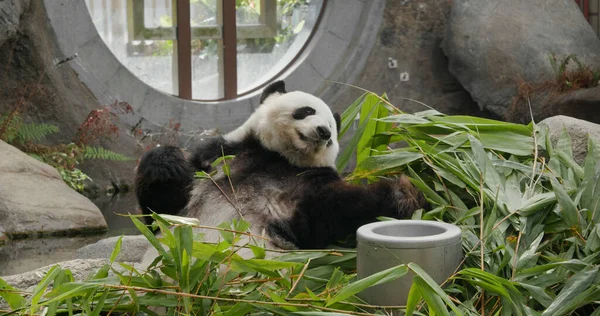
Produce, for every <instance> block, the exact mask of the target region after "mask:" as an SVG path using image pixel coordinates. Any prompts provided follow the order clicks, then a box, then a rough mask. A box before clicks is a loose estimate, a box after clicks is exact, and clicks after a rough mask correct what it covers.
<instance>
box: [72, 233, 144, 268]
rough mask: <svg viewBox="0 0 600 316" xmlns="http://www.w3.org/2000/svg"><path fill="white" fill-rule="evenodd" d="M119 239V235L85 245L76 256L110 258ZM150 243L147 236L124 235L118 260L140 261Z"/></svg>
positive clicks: (81, 257) (82, 257)
mask: <svg viewBox="0 0 600 316" xmlns="http://www.w3.org/2000/svg"><path fill="white" fill-rule="evenodd" d="M118 239H119V237H118V236H116V237H110V238H106V239H102V240H99V241H98V242H96V243H94V244H90V245H87V246H84V247H82V248H80V249H79V250H77V252H76V253H75V257H76V258H77V259H100V258H101V259H108V258H110V255H111V254H112V251H113V249H114V248H115V245H116V243H117V240H118ZM149 246H150V243H149V242H148V240H147V239H146V237H144V236H142V235H139V236H123V242H122V244H121V252H120V253H119V255H118V256H117V259H116V261H118V262H140V261H141V260H142V257H143V256H144V254H145V253H146V250H147V249H148V247H149Z"/></svg>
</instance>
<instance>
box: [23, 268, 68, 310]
mask: <svg viewBox="0 0 600 316" xmlns="http://www.w3.org/2000/svg"><path fill="white" fill-rule="evenodd" d="M60 272H61V268H60V266H58V265H55V266H53V267H52V268H50V270H48V272H46V275H45V276H44V277H43V278H42V279H41V280H40V283H38V285H37V286H36V287H35V290H34V291H33V295H32V296H31V303H30V304H31V307H30V309H29V312H30V313H31V314H34V313H35V310H36V308H37V306H38V302H39V300H40V298H41V297H42V295H44V293H45V292H46V289H47V288H48V286H49V285H50V283H51V282H53V281H54V279H55V278H56V277H57V276H58V274H59V273H60Z"/></svg>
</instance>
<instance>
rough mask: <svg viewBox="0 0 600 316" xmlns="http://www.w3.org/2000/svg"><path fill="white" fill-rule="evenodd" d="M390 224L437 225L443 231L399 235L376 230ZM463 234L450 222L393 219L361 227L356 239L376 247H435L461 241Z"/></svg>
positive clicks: (411, 225) (405, 225)
mask: <svg viewBox="0 0 600 316" xmlns="http://www.w3.org/2000/svg"><path fill="white" fill-rule="evenodd" d="M390 226H401V227H402V226H404V227H407V226H410V227H415V226H422V227H435V228H439V229H442V230H443V232H442V233H439V234H435V235H427V236H416V237H406V236H402V237H397V236H389V235H382V234H379V233H376V232H375V231H374V230H376V229H379V228H384V227H390ZM461 234H462V232H461V230H460V228H459V227H458V226H456V225H453V224H449V223H444V222H437V221H424V220H393V221H384V222H375V223H370V224H366V225H363V226H361V227H359V228H358V230H357V231H356V239H357V241H358V243H367V244H370V245H373V246H376V247H377V246H380V247H385V248H391V249H397V248H402V249H410V248H433V247H440V246H446V245H451V244H455V243H459V242H461ZM359 248H360V247H359Z"/></svg>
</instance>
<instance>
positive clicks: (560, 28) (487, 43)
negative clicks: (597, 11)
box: [442, 0, 600, 119]
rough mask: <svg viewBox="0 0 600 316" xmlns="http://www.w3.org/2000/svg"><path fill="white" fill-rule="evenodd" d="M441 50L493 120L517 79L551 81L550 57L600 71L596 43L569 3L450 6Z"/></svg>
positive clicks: (517, 0)
mask: <svg viewBox="0 0 600 316" xmlns="http://www.w3.org/2000/svg"><path fill="white" fill-rule="evenodd" d="M442 47H443V49H444V52H445V53H446V55H447V56H448V58H449V68H450V72H451V73H452V74H454V75H455V76H456V77H457V79H458V80H459V81H460V83H461V84H462V86H463V87H465V88H466V89H467V91H469V93H470V94H471V96H472V97H473V99H475V101H477V103H478V104H479V106H480V108H481V109H485V110H489V111H491V112H492V113H494V114H496V115H498V116H504V115H505V112H506V111H507V109H508V108H509V106H510V105H511V104H512V101H513V98H514V97H515V96H517V94H518V90H517V81H518V79H521V80H523V81H524V82H529V83H543V82H545V81H548V80H552V79H553V78H555V72H554V70H553V68H552V65H551V63H550V61H549V54H551V53H553V54H555V55H556V57H557V59H559V60H560V59H562V58H564V57H565V56H567V55H569V54H575V55H576V56H577V58H578V59H579V60H580V61H581V62H583V63H584V64H586V65H588V66H590V67H592V68H593V69H598V68H599V67H600V55H599V54H598V52H599V51H600V39H598V37H597V36H596V34H595V33H594V31H593V29H592V28H591V26H590V25H589V24H588V23H587V21H586V20H585V19H584V17H583V15H582V13H581V11H580V9H579V7H578V6H577V4H576V3H575V1H565V0H528V1H522V0H505V1H500V2H499V1H494V0H454V1H452V10H451V15H450V20H449V23H448V27H447V33H446V36H445V38H444V41H443V43H442ZM532 107H533V108H536V107H535V106H534V105H532ZM550 115H551V114H550ZM534 116H537V118H538V119H540V116H539V115H536V113H535V112H534ZM546 117H547V116H546ZM541 118H542V119H543V118H544V117H541Z"/></svg>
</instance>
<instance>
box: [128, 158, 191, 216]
mask: <svg viewBox="0 0 600 316" xmlns="http://www.w3.org/2000/svg"><path fill="white" fill-rule="evenodd" d="M192 173H193V171H192V169H191V167H190V166H189V164H188V162H187V161H186V159H185V157H184V155H183V152H182V151H181V150H180V149H179V148H177V147H173V146H164V147H157V148H154V149H152V150H150V151H148V152H147V153H145V154H144V156H143V157H142V159H141V161H140V164H139V166H138V168H137V171H136V178H135V193H136V196H137V199H138V203H139V205H140V208H141V209H142V214H145V215H148V214H151V213H152V212H154V213H160V214H171V215H176V214H179V213H180V212H181V211H182V210H183V209H184V208H185V206H186V205H187V203H188V201H189V192H190V190H191V188H192V181H193V174H192ZM146 222H147V223H150V222H151V220H150V219H149V217H146Z"/></svg>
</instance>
